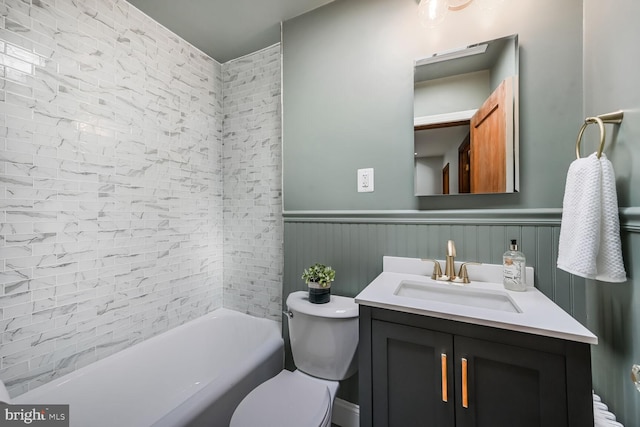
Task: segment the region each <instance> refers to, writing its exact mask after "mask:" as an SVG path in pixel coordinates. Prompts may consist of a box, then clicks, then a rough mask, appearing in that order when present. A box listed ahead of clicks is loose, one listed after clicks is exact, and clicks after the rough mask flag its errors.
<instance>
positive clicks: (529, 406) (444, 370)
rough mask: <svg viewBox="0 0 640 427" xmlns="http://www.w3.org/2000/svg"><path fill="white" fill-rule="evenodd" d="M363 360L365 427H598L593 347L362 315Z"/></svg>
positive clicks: (385, 314)
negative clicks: (592, 396)
mask: <svg viewBox="0 0 640 427" xmlns="http://www.w3.org/2000/svg"><path fill="white" fill-rule="evenodd" d="M359 352H360V374H359V375H360V425H361V427H365V426H366V427H369V426H372V427H387V426H389V427H411V426H433V427H449V426H451V427H454V426H455V427H503V426H504V427H513V426H518V427H567V426H571V427H578V426H580V427H584V426H588V425H593V403H592V398H591V361H590V349H589V345H588V344H583V343H576V342H573V341H565V340H561V339H557V338H549V337H542V336H538V335H531V334H526V333H521V332H514V331H508V330H503V329H497V328H491V327H486V326H479V325H474V324H467V323H462V322H457V321H452V320H444V319H436V318H431V317H427V316H420V315H415V314H409V313H401V312H396V311H392V310H385V309H379V308H371V307H367V306H360V350H359ZM463 385H464V386H463Z"/></svg>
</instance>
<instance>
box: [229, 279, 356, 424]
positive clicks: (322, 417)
mask: <svg viewBox="0 0 640 427" xmlns="http://www.w3.org/2000/svg"><path fill="white" fill-rule="evenodd" d="M287 314H288V316H287V321H288V324H289V336H290V340H291V351H292V353H293V360H294V363H295V365H296V367H297V368H298V369H297V370H296V371H294V372H290V371H287V370H283V371H281V372H280V373H279V374H278V375H276V376H275V377H273V378H271V379H270V380H268V381H265V382H264V383H262V384H261V385H259V386H258V387H256V388H255V389H254V390H253V391H251V393H249V394H248V395H247V396H246V397H245V398H244V399H243V400H242V402H240V405H238V407H237V408H236V410H235V412H234V413H233V416H232V418H231V423H230V426H231V427H254V426H261V427H316V426H317V427H325V426H330V425H331V414H332V409H333V401H334V399H335V396H336V392H337V391H338V386H339V381H340V380H343V379H346V378H349V377H350V376H351V375H353V374H354V373H355V371H356V370H357V349H358V305H357V304H356V303H355V302H354V300H353V298H347V297H341V296H336V295H332V296H331V300H330V301H329V302H328V303H326V304H312V303H310V302H309V300H308V293H307V292H294V293H292V294H290V295H289V297H288V298H287Z"/></svg>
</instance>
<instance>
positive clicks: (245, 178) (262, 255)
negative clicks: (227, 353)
mask: <svg viewBox="0 0 640 427" xmlns="http://www.w3.org/2000/svg"><path fill="white" fill-rule="evenodd" d="M280 63H281V61H280V45H279V44H277V45H274V46H271V47H269V48H266V49H263V50H261V51H258V52H255V53H253V54H251V55H247V56H245V57H242V58H238V59H236V60H233V61H230V62H227V63H225V64H223V66H222V74H223V81H224V89H223V93H224V101H223V106H224V121H223V134H224V138H223V140H224V148H223V157H224V159H223V171H224V223H225V228H224V306H225V307H227V308H231V309H234V310H238V311H242V312H245V313H249V314H252V315H255V316H259V317H266V318H269V319H273V320H277V321H281V319H282V314H281V310H282V296H281V293H282V275H283V251H284V249H283V221H282V176H281V171H282V147H281V119H280V117H281V115H280V111H281V108H280V80H281V79H280Z"/></svg>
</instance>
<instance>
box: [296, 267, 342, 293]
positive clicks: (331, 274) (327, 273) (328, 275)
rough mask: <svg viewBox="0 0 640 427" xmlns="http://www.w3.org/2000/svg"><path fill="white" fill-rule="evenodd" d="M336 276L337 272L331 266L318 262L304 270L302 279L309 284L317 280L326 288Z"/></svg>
mask: <svg viewBox="0 0 640 427" xmlns="http://www.w3.org/2000/svg"><path fill="white" fill-rule="evenodd" d="M335 277H336V272H335V270H334V269H333V268H331V267H330V266H329V267H327V266H326V265H324V264H319V263H316V264H314V265H312V266H311V267H309V268H305V270H304V271H303V272H302V280H304V282H305V283H306V284H307V285H308V284H309V282H315V283H317V284H319V285H320V286H322V287H323V288H326V287H327V286H329V284H330V283H331V282H333V280H334V279H335Z"/></svg>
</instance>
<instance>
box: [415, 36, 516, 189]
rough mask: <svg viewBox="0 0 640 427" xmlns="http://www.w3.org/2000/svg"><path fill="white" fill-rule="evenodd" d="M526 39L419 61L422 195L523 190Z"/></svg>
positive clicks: (417, 107) (418, 182) (419, 185)
mask: <svg viewBox="0 0 640 427" xmlns="http://www.w3.org/2000/svg"><path fill="white" fill-rule="evenodd" d="M518 63H519V58H518V36H517V35H511V36H507V37H502V38H499V39H495V40H489V41H485V42H480V43H475V44H472V45H469V46H465V47H463V48H460V49H454V50H450V51H446V52H440V53H436V54H434V55H431V56H428V57H426V58H422V59H418V60H416V61H415V67H414V106H413V107H414V108H413V110H414V119H413V123H414V157H415V161H414V166H415V168H414V169H415V175H414V176H415V183H414V185H415V195H416V196H431V195H443V194H495V193H513V192H517V191H518V190H519V161H518V152H519V150H518V145H519V140H518V133H519V132H518V124H519V117H518Z"/></svg>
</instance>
